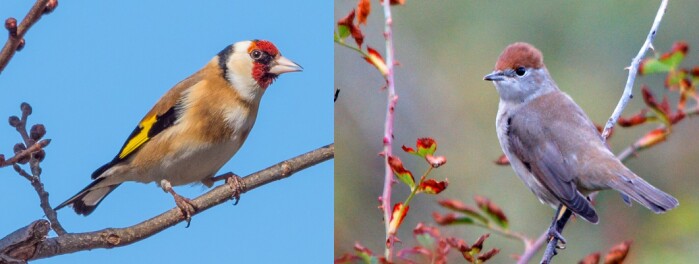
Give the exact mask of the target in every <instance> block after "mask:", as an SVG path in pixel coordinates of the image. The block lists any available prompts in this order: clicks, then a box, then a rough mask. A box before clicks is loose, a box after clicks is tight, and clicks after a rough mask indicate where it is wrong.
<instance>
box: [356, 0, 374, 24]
mask: <svg viewBox="0 0 699 264" xmlns="http://www.w3.org/2000/svg"><path fill="white" fill-rule="evenodd" d="M369 13H371V2H369V0H359V2H358V3H357V23H358V24H364V25H366V18H367V17H368V16H369Z"/></svg>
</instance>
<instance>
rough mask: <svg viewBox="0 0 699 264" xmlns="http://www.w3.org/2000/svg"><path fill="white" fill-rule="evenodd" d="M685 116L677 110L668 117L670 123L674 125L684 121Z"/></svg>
mask: <svg viewBox="0 0 699 264" xmlns="http://www.w3.org/2000/svg"><path fill="white" fill-rule="evenodd" d="M686 116H687V114H685V113H684V111H682V110H679V109H678V110H677V113H675V114H674V115H671V116H670V123H671V124H673V125H674V124H676V123H677V122H680V121H682V119H684V118H685V117H686Z"/></svg>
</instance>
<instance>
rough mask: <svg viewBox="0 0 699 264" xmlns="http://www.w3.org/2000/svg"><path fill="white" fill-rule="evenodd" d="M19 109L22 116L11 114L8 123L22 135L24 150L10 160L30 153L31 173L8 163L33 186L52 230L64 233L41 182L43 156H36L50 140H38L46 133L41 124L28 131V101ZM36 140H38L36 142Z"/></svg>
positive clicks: (29, 109)
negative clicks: (39, 129) (30, 131)
mask: <svg viewBox="0 0 699 264" xmlns="http://www.w3.org/2000/svg"><path fill="white" fill-rule="evenodd" d="M20 109H21V110H22V117H21V118H18V117H16V116H11V117H10V125H11V126H13V127H14V128H15V129H16V130H17V133H19V134H20V136H21V137H22V141H24V145H25V146H26V150H24V151H22V152H19V153H17V154H16V155H15V156H14V157H12V158H10V160H12V159H13V158H17V157H23V155H30V156H29V157H30V158H29V168H30V169H31V174H29V173H27V172H26V171H25V170H24V169H22V168H21V167H20V166H19V165H17V163H16V162H13V163H10V164H12V167H13V168H14V169H15V171H16V172H17V173H19V175H20V176H22V177H24V178H25V179H27V180H28V181H29V182H30V183H31V184H32V187H34V190H35V191H36V194H37V195H39V204H40V206H41V209H42V210H43V211H44V214H45V215H46V218H47V219H48V220H49V221H50V222H51V228H52V229H53V231H55V232H56V234H58V235H62V234H65V233H66V230H65V229H63V226H61V223H60V222H59V221H58V217H57V215H56V211H54V210H53V208H52V207H51V205H50V204H49V193H48V192H46V190H45V189H44V184H43V183H41V166H40V163H41V160H42V159H43V157H38V156H37V154H38V153H43V152H42V150H43V148H44V147H46V146H47V145H48V144H49V142H51V140H49V139H43V140H40V139H41V137H43V135H44V134H45V133H46V131H45V129H44V128H43V126H41V125H35V126H36V127H41V130H43V131H42V132H38V131H34V130H35V129H36V128H34V127H33V128H32V133H31V134H30V133H28V132H27V119H28V118H29V115H31V114H32V111H33V110H32V107H31V105H29V104H28V103H22V104H21V105H20ZM37 140H39V141H38V142H37ZM25 157H26V156H25ZM22 159H24V158H18V159H17V161H20V160H22ZM8 161H9V160H8ZM0 163H2V162H0ZM0 167H2V166H0Z"/></svg>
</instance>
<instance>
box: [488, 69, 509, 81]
mask: <svg viewBox="0 0 699 264" xmlns="http://www.w3.org/2000/svg"><path fill="white" fill-rule="evenodd" d="M504 79H505V73H504V72H502V71H494V72H492V73H491V74H488V75H486V76H484V77H483V80H486V81H502V80H504Z"/></svg>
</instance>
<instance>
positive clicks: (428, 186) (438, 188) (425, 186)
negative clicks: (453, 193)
mask: <svg viewBox="0 0 699 264" xmlns="http://www.w3.org/2000/svg"><path fill="white" fill-rule="evenodd" d="M448 185H449V182H448V181H447V180H444V181H440V182H438V181H436V180H435V179H427V180H425V181H423V182H422V183H420V186H419V187H418V189H417V191H418V192H424V193H429V194H439V193H441V192H442V191H444V190H445V189H446V188H447V186H448Z"/></svg>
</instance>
